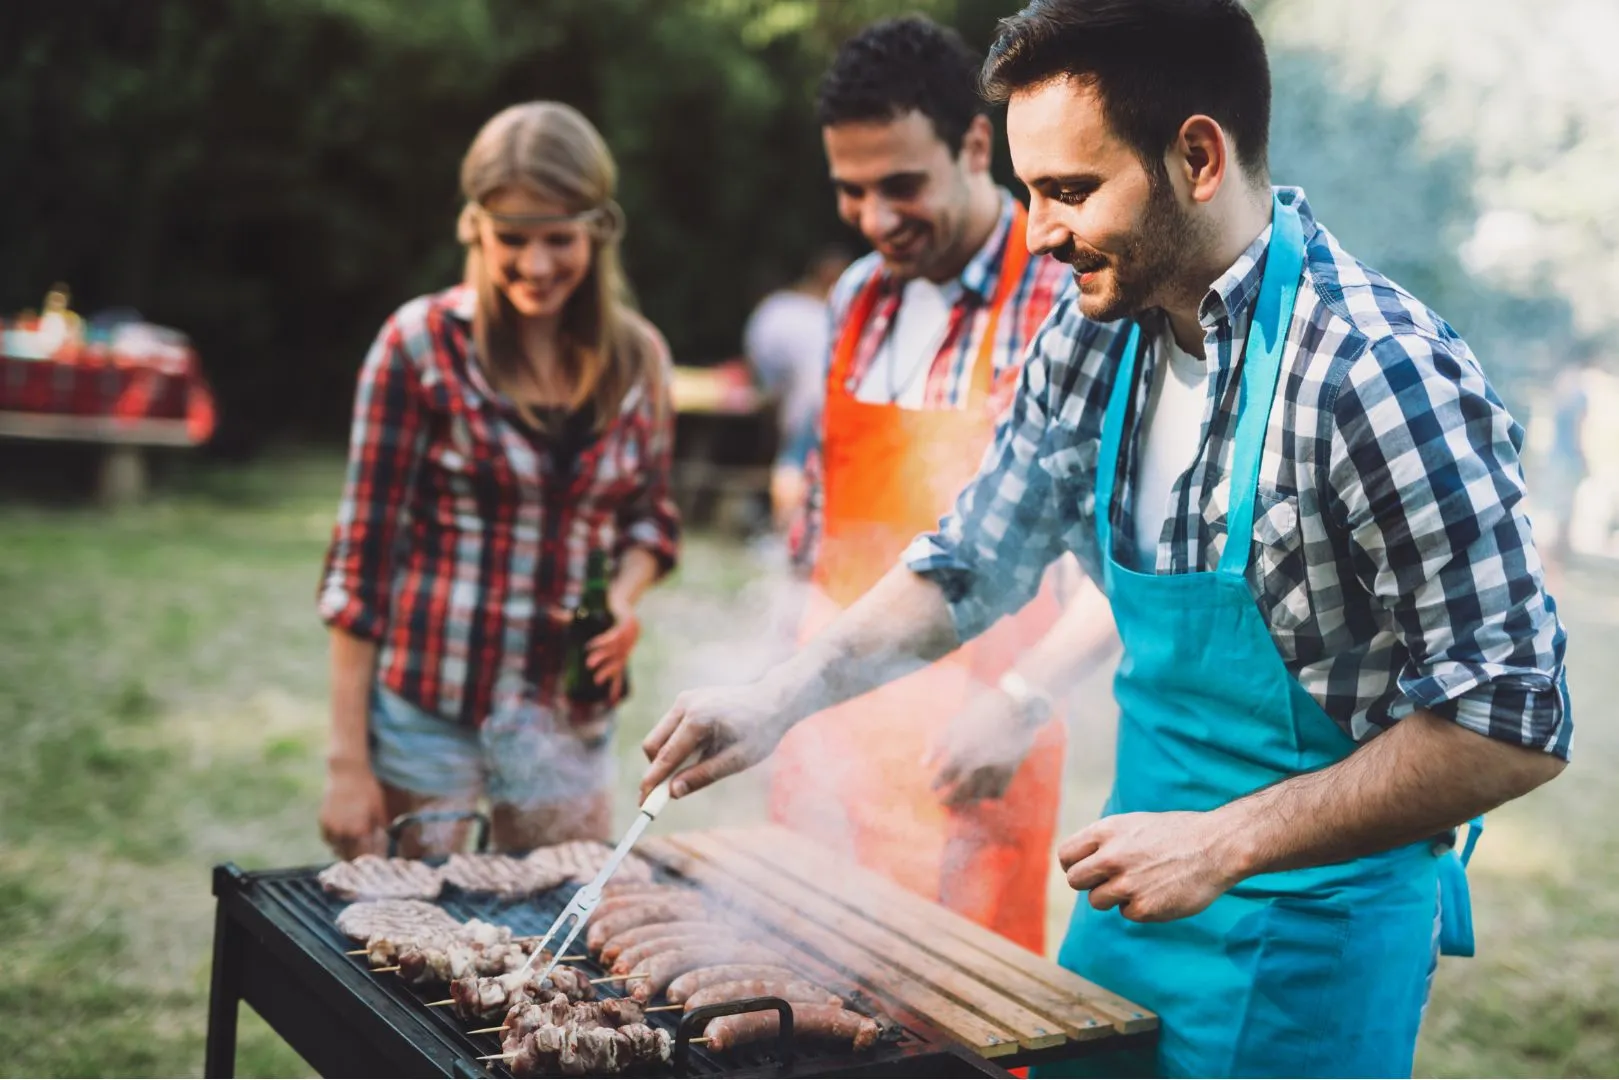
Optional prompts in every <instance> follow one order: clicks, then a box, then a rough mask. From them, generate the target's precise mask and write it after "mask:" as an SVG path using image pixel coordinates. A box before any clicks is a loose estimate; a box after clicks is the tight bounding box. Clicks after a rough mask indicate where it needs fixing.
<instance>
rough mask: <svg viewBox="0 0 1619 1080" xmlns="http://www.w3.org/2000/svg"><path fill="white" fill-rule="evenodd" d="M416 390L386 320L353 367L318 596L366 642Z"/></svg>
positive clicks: (377, 613) (322, 606) (413, 455)
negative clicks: (341, 473) (349, 414)
mask: <svg viewBox="0 0 1619 1080" xmlns="http://www.w3.org/2000/svg"><path fill="white" fill-rule="evenodd" d="M421 394H422V388H421V380H420V374H419V372H418V370H417V367H416V363H415V361H414V360H413V359H412V357H411V356H410V354H409V352H408V351H407V350H406V348H405V345H404V342H403V340H402V338H401V335H400V332H399V330H398V327H397V324H396V323H395V321H393V320H390V321H389V322H388V324H387V325H386V326H384V327H383V329H382V332H381V334H379V335H378V337H377V340H376V342H375V344H373V345H372V347H371V351H370V352H369V353H368V354H367V355H366V358H365V363H364V365H363V366H362V367H361V369H360V378H359V385H358V388H357V390H356V392H355V396H354V420H353V425H352V427H351V428H350V432H349V456H348V471H347V474H346V476H345V479H344V482H343V497H342V501H341V502H340V503H339V505H338V512H337V525H336V527H335V528H334V529H333V533H332V543H331V546H330V548H328V550H327V553H326V566H325V572H324V573H323V575H322V577H321V587H320V594H319V598H318V607H319V611H320V617H321V620H322V621H323V622H325V623H326V624H327V625H328V626H333V627H337V628H340V629H343V630H346V631H348V632H349V633H351V634H354V635H355V636H356V637H362V638H369V639H371V640H373V641H376V640H379V639H381V637H382V635H383V631H384V629H385V628H386V626H387V623H388V601H389V595H390V592H391V589H392V582H393V566H394V558H395V554H396V544H397V542H398V540H399V537H400V530H401V528H402V523H403V519H404V517H405V515H406V512H407V507H408V504H409V496H410V490H411V486H412V484H413V483H414V482H415V475H416V468H417V465H418V463H419V462H420V460H421V457H422V452H423V449H424V446H425V443H426V435H427V429H426V423H425V420H424V416H423V410H422V398H421Z"/></svg>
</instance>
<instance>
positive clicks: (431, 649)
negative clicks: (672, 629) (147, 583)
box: [320, 287, 680, 726]
mask: <svg viewBox="0 0 1619 1080" xmlns="http://www.w3.org/2000/svg"><path fill="white" fill-rule="evenodd" d="M475 302H476V301H475V298H474V296H473V294H472V292H471V291H470V290H469V289H466V288H464V287H456V288H453V289H449V290H447V291H445V292H442V293H438V294H436V295H433V296H426V297H421V298H419V299H416V300H413V301H411V302H410V303H408V304H406V305H405V306H404V307H402V308H400V309H399V311H397V312H396V313H395V314H394V315H393V317H392V318H390V319H389V320H388V322H387V324H386V325H385V326H384V327H383V328H382V333H381V334H380V335H379V336H378V338H377V341H376V343H375V344H374V345H373V346H372V347H371V352H370V354H369V355H368V356H367V357H366V360H365V365H364V367H363V368H362V369H361V371H360V381H359V390H358V392H357V394H356V395H355V401H354V426H353V430H352V432H351V435H350V445H349V464H348V477H347V480H346V482H345V484H344V488H343V500H342V503H341V505H340V506H339V508H338V515H337V527H336V529H335V530H334V533H333V537H332V546H331V549H330V551H329V552H328V554H327V558H326V571H325V575H324V577H323V580H322V584H321V589H320V614H321V618H322V619H323V620H324V621H325V622H326V623H327V624H328V625H331V626H336V627H341V628H342V629H344V630H346V631H348V632H350V633H352V634H355V635H357V636H359V637H364V638H369V639H371V640H373V641H376V642H377V643H378V644H379V646H380V652H379V657H378V670H377V678H378V680H379V681H380V682H381V684H382V685H383V686H385V687H387V688H388V689H389V690H391V691H393V692H394V693H396V694H398V695H399V696H400V697H402V698H404V699H405V700H407V701H410V702H412V703H413V704H416V705H418V706H419V707H421V708H423V709H425V710H426V711H428V712H430V713H433V714H436V715H438V716H441V717H443V718H444V719H446V720H454V721H459V722H461V723H464V724H468V725H472V726H477V725H480V724H482V723H483V722H484V720H485V718H486V717H488V716H489V715H490V713H491V711H492V710H493V709H494V708H496V707H503V706H505V705H507V704H508V703H510V702H513V701H515V700H517V699H519V698H527V699H530V700H536V701H539V702H541V703H549V702H552V701H555V700H556V697H557V695H558V694H559V687H558V684H559V681H560V680H559V676H560V672H561V664H562V644H563V640H564V637H563V635H564V633H565V630H566V626H567V615H568V611H569V609H570V608H572V607H573V606H574V605H575V604H576V603H577V602H578V599H579V594H580V592H581V590H582V588H583V585H584V575H585V562H586V559H587V557H588V555H589V553H590V552H591V551H592V550H606V551H612V552H614V553H618V552H622V551H623V550H624V549H626V548H629V547H641V548H645V549H646V550H648V551H650V552H652V553H653V554H654V555H656V556H657V557H658V559H659V561H660V562H661V563H662V564H663V565H664V566H665V567H666V568H667V567H669V566H672V565H673V564H674V561H675V555H676V551H677V547H678V544H679V534H680V525H679V517H678V514H677V512H676V510H675V506H674V503H673V501H672V500H671V498H670V495H669V461H670V452H671V443H672V441H673V424H674V420H673V415H674V413H673V408H672V407H671V406H670V404H669V402H668V400H667V391H665V396H666V400H664V401H663V402H662V403H661V406H662V407H661V408H659V404H660V403H658V402H656V401H654V400H652V399H651V395H649V394H648V393H647V392H646V387H645V385H642V386H639V387H636V388H634V389H632V390H631V392H630V393H629V394H628V395H627V396H626V397H625V400H624V403H623V406H622V408H621V409H620V410H619V414H618V415H617V416H616V417H614V418H613V419H612V421H611V422H610V423H609V424H608V425H607V427H606V429H605V431H603V432H602V433H601V434H600V436H599V437H597V438H596V439H595V440H594V441H593V442H591V443H590V444H589V445H587V446H586V447H585V448H584V449H583V450H582V451H581V452H580V453H579V456H578V457H577V459H575V461H574V463H573V467H572V469H571V470H569V469H567V468H566V464H565V463H561V464H559V463H558V462H557V461H556V460H555V456H554V455H553V454H552V453H550V452H549V451H548V450H547V449H546V448H545V446H544V444H543V443H537V442H536V440H535V438H534V437H533V436H531V435H530V434H528V433H526V432H525V431H524V429H523V428H522V427H521V426H520V421H519V420H518V418H517V414H516V413H515V411H514V410H513V409H512V407H511V405H510V403H509V402H508V401H507V400H506V399H505V398H504V397H502V396H501V395H500V394H498V393H497V392H496V391H495V390H494V389H493V388H492V387H491V386H490V384H489V382H488V380H487V379H486V378H485V377H484V375H483V373H482V372H481V370H480V369H479V368H478V367H477V365H475V364H471V363H469V362H468V357H469V355H470V354H471V351H472V348H473V343H472V315H473V310H474V305H475ZM654 336H656V335H654ZM658 345H659V349H660V352H662V353H663V360H664V362H665V363H667V362H668V356H667V347H666V346H664V345H663V342H662V340H661V338H660V339H658ZM666 385H667V384H666Z"/></svg>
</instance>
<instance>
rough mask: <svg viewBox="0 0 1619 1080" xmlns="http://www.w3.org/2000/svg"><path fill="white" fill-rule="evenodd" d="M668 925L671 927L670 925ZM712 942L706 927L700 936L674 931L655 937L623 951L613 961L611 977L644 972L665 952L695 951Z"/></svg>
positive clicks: (710, 933)
mask: <svg viewBox="0 0 1619 1080" xmlns="http://www.w3.org/2000/svg"><path fill="white" fill-rule="evenodd" d="M669 925H671V926H672V925H673V924H672V923H671V924H669ZM713 940H714V934H713V932H712V931H710V930H708V929H707V928H706V927H705V928H704V930H703V932H702V933H700V934H694V933H689V932H688V933H681V932H680V931H679V930H675V931H673V932H671V933H668V934H665V935H663V936H662V937H655V938H652V939H651V940H649V941H643V942H641V944H639V945H637V946H635V947H634V948H631V949H625V950H624V951H623V952H621V953H619V954H618V959H617V960H614V961H613V967H612V970H611V971H610V972H609V974H611V975H628V974H629V973H630V972H632V971H644V970H646V965H647V962H648V961H650V960H651V959H652V958H653V957H655V956H662V955H663V954H664V953H666V952H675V951H677V950H680V949H696V948H701V947H702V946H704V945H706V944H708V943H709V942H710V941H713Z"/></svg>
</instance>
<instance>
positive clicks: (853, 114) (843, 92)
mask: <svg viewBox="0 0 1619 1080" xmlns="http://www.w3.org/2000/svg"><path fill="white" fill-rule="evenodd" d="M978 64H979V58H978V55H977V54H976V53H974V52H973V51H972V50H971V49H969V48H968V47H967V43H966V42H965V41H962V40H961V35H960V34H958V33H956V32H955V31H954V30H950V29H947V28H946V27H943V26H940V25H939V24H938V23H935V22H933V21H931V20H929V19H925V18H923V17H922V16H920V15H907V16H904V17H903V18H898V19H884V20H882V21H881V22H876V23H872V24H871V25H870V26H868V27H866V28H865V29H864V30H862V31H860V33H858V34H856V35H855V36H854V37H852V38H850V39H849V40H848V41H846V42H844V43H843V47H842V48H840V49H839V50H838V55H837V56H836V57H835V58H834V59H833V60H832V66H831V67H830V68H828V69H827V72H826V74H825V75H823V76H821V86H820V89H819V90H818V91H817V93H816V95H815V116H816V119H817V120H818V121H820V124H821V126H822V127H832V126H835V125H837V124H847V123H871V122H878V123H882V122H885V121H889V120H897V119H899V118H900V117H902V116H904V115H905V114H906V113H909V112H911V111H912V110H915V111H917V112H920V113H921V114H922V115H923V116H926V117H927V118H928V119H929V120H931V121H932V122H933V130H934V132H935V133H936V134H937V135H938V136H939V138H940V139H941V140H942V141H943V142H944V144H945V145H946V146H948V147H949V148H950V152H951V153H956V154H958V153H960V152H961V145H962V142H963V141H964V140H965V139H966V137H967V128H968V126H969V125H971V124H972V122H973V117H975V116H977V115H979V114H980V113H982V112H984V102H983V101H982V99H980V98H979V96H978V74H979V71H978Z"/></svg>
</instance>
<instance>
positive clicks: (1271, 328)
mask: <svg viewBox="0 0 1619 1080" xmlns="http://www.w3.org/2000/svg"><path fill="white" fill-rule="evenodd" d="M1303 270H1304V225H1303V223H1302V222H1300V221H1299V214H1298V211H1297V210H1295V209H1294V208H1293V207H1292V206H1290V205H1288V204H1287V203H1284V202H1283V201H1282V200H1281V198H1280V197H1279V196H1274V195H1273V196H1272V197H1271V238H1270V247H1269V249H1268V252H1267V254H1266V256H1265V274H1264V277H1263V278H1262V279H1261V281H1260V285H1259V299H1258V301H1257V302H1256V303H1255V305H1254V314H1253V320H1252V321H1251V322H1250V323H1249V327H1248V343H1247V346H1246V348H1244V350H1243V355H1242V396H1241V398H1240V399H1239V402H1238V405H1237V435H1236V443H1235V446H1234V448H1233V449H1232V452H1231V489H1230V494H1229V496H1228V501H1227V503H1226V543H1225V550H1224V551H1222V552H1221V553H1220V566H1219V572H1220V573H1222V574H1228V575H1236V576H1237V577H1241V576H1243V574H1244V573H1246V571H1247V568H1248V549H1249V548H1250V547H1251V546H1252V545H1251V543H1250V540H1251V538H1252V536H1253V532H1254V493H1255V492H1256V490H1257V489H1258V487H1259V464H1260V458H1261V455H1262V453H1263V451H1264V449H1265V431H1266V429H1267V428H1268V427H1269V426H1270V410H1271V402H1272V401H1273V400H1274V399H1275V397H1276V381H1277V379H1278V377H1279V376H1280V375H1281V371H1282V352H1283V350H1284V349H1285V348H1286V346H1287V331H1288V327H1289V326H1290V325H1291V324H1292V321H1293V318H1292V316H1293V302H1294V300H1295V298H1296V297H1297V296H1298V291H1299V274H1300V273H1301V272H1302V271H1303Z"/></svg>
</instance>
